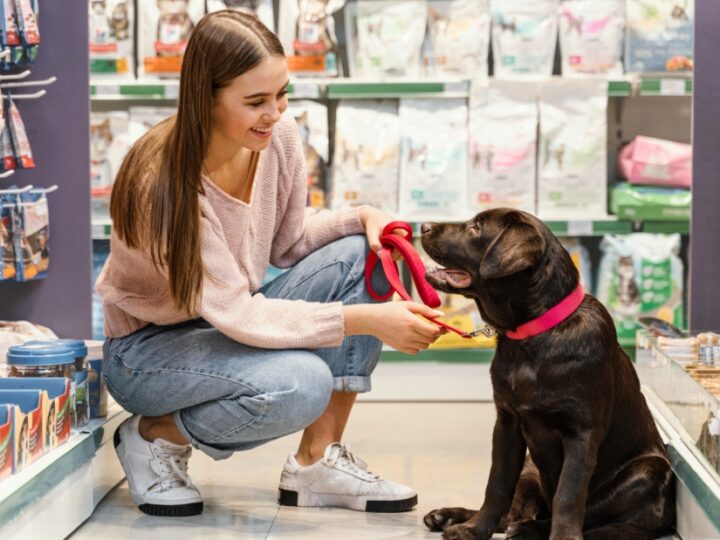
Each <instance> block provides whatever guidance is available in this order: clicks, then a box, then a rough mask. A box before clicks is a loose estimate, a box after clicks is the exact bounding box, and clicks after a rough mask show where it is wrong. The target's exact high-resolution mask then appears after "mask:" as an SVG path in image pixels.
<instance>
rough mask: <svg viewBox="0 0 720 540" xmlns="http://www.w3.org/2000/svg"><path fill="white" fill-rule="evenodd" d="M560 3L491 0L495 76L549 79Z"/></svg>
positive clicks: (539, 0) (551, 0) (542, 0)
mask: <svg viewBox="0 0 720 540" xmlns="http://www.w3.org/2000/svg"><path fill="white" fill-rule="evenodd" d="M558 9H559V0H490V12H491V14H492V46H493V60H494V70H495V76H496V77H513V76H518V75H520V76H536V77H537V76H539V77H549V76H550V75H552V71H553V61H554V59H555V46H556V44H557V14H558Z"/></svg>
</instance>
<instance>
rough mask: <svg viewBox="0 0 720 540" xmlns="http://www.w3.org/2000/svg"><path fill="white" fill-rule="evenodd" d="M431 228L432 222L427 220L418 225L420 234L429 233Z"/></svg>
mask: <svg viewBox="0 0 720 540" xmlns="http://www.w3.org/2000/svg"><path fill="white" fill-rule="evenodd" d="M432 228H433V224H432V223H431V222H429V221H426V222H425V223H423V224H422V225H420V234H427V233H429V232H430V231H431V230H432Z"/></svg>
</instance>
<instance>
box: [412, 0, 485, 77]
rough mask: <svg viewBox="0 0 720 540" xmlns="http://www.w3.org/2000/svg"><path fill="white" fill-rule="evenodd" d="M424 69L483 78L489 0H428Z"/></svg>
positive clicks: (458, 75)
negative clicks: (427, 42)
mask: <svg viewBox="0 0 720 540" xmlns="http://www.w3.org/2000/svg"><path fill="white" fill-rule="evenodd" d="M428 36H429V43H430V46H429V50H428V51H427V54H426V55H425V57H424V64H425V71H426V73H427V74H429V75H435V76H447V75H449V76H456V77H465V78H472V79H477V78H480V79H484V78H486V77H487V72H488V64H487V60H488V50H489V48H490V6H489V2H488V0H430V1H429V2H428Z"/></svg>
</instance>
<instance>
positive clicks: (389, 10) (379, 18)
mask: <svg viewBox="0 0 720 540" xmlns="http://www.w3.org/2000/svg"><path fill="white" fill-rule="evenodd" d="M426 22H427V3H426V2H425V0H399V1H398V0H358V2H357V42H356V43H355V44H354V47H355V51H354V52H352V51H351V52H349V53H348V56H349V57H350V58H351V61H354V66H353V72H352V76H353V77H364V78H370V79H381V78H385V77H419V76H420V72H421V69H420V66H421V57H422V44H423V40H424V38H425V27H426Z"/></svg>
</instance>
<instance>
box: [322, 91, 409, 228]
mask: <svg viewBox="0 0 720 540" xmlns="http://www.w3.org/2000/svg"><path fill="white" fill-rule="evenodd" d="M399 177H400V118H399V116H398V103H397V101H394V100H358V101H353V100H345V101H341V102H340V104H339V105H338V108H337V115H336V119H335V149H334V155H333V183H332V188H331V191H332V204H331V207H332V208H343V207H347V206H357V205H361V204H369V205H371V206H375V207H376V208H380V209H382V210H384V211H386V212H388V213H390V214H395V213H397V210H398V181H399Z"/></svg>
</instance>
